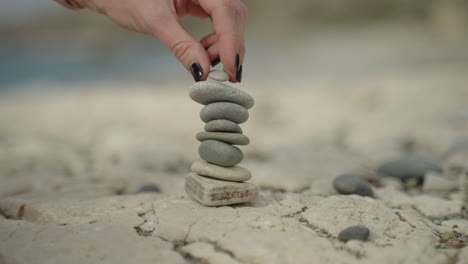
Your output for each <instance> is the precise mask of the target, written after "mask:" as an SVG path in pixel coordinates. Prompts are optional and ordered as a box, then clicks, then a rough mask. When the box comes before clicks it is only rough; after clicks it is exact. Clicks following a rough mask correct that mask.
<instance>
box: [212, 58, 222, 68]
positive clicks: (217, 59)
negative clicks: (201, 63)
mask: <svg viewBox="0 0 468 264" xmlns="http://www.w3.org/2000/svg"><path fill="white" fill-rule="evenodd" d="M220 62H221V58H220V57H218V58H216V59H214V60H213V61H212V62H211V66H212V67H214V66H216V65H218V63H220Z"/></svg>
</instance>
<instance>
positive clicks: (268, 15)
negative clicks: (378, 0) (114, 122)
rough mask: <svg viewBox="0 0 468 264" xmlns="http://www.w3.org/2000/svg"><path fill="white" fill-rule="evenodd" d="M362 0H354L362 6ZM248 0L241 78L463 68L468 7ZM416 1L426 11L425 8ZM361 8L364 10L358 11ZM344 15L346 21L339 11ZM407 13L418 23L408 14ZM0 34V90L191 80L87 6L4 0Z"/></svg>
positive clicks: (154, 44)
mask: <svg viewBox="0 0 468 264" xmlns="http://www.w3.org/2000/svg"><path fill="white" fill-rule="evenodd" d="M366 1H367V0H353V1H352V2H356V3H360V4H361V5H363V6H366V3H367V2H366ZM245 2H246V3H247V4H248V6H249V9H250V15H249V25H248V27H247V39H246V41H247V56H246V59H245V62H244V80H246V81H250V80H253V79H256V80H261V81H264V82H267V81H269V82H279V81H281V82H288V81H295V82H297V81H304V82H306V81H307V80H308V79H309V80H310V79H311V78H313V79H332V80H335V79H343V78H344V79H346V78H354V79H356V78H360V77H362V76H365V77H366V78H368V76H369V75H374V76H375V78H378V76H379V75H381V74H385V73H388V72H395V71H398V72H404V73H408V74H414V73H417V72H418V71H419V70H427V69H428V68H429V69H430V70H435V71H436V70H438V69H440V68H444V69H447V68H449V69H453V70H454V71H466V72H468V52H466V46H467V45H468V34H466V33H467V32H466V27H465V25H466V24H465V22H466V21H465V20H463V19H464V17H466V16H465V15H464V14H465V13H464V11H463V12H462V13H459V14H458V15H457V14H456V12H455V13H454V12H453V11H454V10H455V11H456V10H461V9H457V7H456V6H455V7H454V8H452V9H451V11H450V10H449V11H450V12H452V13H454V14H455V15H453V16H452V15H451V14H452V13H450V12H447V11H444V9H443V8H442V9H441V10H442V11H443V12H442V11H441V12H439V13H440V14H439V13H436V15H432V16H433V17H435V18H431V19H432V20H431V19H428V18H425V19H423V20H421V17H425V16H424V15H421V13H424V12H422V11H418V12H413V11H412V12H413V13H416V14H419V15H417V16H414V15H412V13H411V14H410V15H408V14H407V13H408V12H406V13H405V14H406V15H405V17H406V18H405V19H396V20H395V19H390V20H385V21H380V20H379V19H375V16H376V14H380V13H378V12H377V11H375V10H376V9H378V7H379V5H377V4H373V5H372V8H373V9H369V10H368V11H366V12H367V13H370V14H371V15H369V17H370V18H371V19H370V20H366V21H365V22H362V21H361V20H358V22H356V21H354V20H353V19H351V18H349V17H350V15H349V14H347V13H345V11H343V10H346V8H348V7H349V5H351V4H348V3H347V2H346V1H341V0H334V1H331V2H334V4H333V5H332V4H331V2H330V1H319V0H313V1H302V0H301V1H298V6H301V5H303V6H306V7H307V6H308V7H309V9H307V10H309V11H310V10H312V11H313V10H319V11H320V12H322V13H324V14H325V13H326V12H325V11H327V12H329V13H330V12H331V13H333V12H334V13H333V14H334V17H333V18H327V19H328V20H326V21H327V23H324V22H323V21H318V20H317V21H315V20H314V21H312V18H313V17H318V18H321V19H324V17H327V15H322V17H320V12H318V11H315V12H316V13H312V11H310V12H309V13H307V12H306V13H304V12H305V11H304V8H302V9H301V8H299V7H295V6H288V8H285V7H284V3H283V2H282V1H277V0H275V1H272V2H268V3H270V5H265V3H266V2H265V1H263V0H262V1H260V0H259V2H256V1H245ZM312 2H313V3H321V5H320V6H316V5H312V4H311V3H312ZM371 2H372V1H371ZM383 2H391V1H383ZM262 3H263V4H262ZM299 3H301V5H300V4H299ZM431 3H432V2H431ZM400 4H401V3H400ZM421 5H422V4H421ZM401 6H404V5H403V4H402V5H401ZM384 7H385V6H384ZM397 7H398V6H397ZM318 8H320V9H318ZM444 8H445V7H444ZM387 9H389V8H388V7H387V8H386V9H385V10H387ZM413 9H417V8H415V6H414V5H413V4H412V5H410V7H408V10H410V11H411V10H413ZM330 10H331V11H330ZM359 10H361V9H359ZM379 10H381V9H379ZM391 10H397V9H396V8H393V9H391ZM417 10H426V11H425V12H426V13H428V11H427V10H429V9H428V8H427V7H426V8H420V9H417ZM431 10H432V9H431ZM437 10H439V9H437ZM260 11H262V12H260ZM298 11H300V12H302V13H301V14H303V15H302V16H301V18H300V20H297V19H296V17H297V12H298ZM353 12H354V11H353ZM379 12H381V11H379ZM431 12H432V11H431ZM329 13H326V14H329ZM304 14H307V15H308V16H305V15H304ZM364 14H365V13H364V11H362V10H361V11H360V12H359V13H358V14H356V16H360V17H363V16H364ZM447 14H449V15H447ZM345 16H346V17H347V18H348V19H349V20H346V21H347V22H343V21H342V20H340V19H339V18H342V17H345ZM392 16H393V17H399V16H401V15H399V14H398V13H397V14H396V15H395V14H393V15H392ZM413 16H414V17H417V19H416V20H417V21H416V22H415V20H414V19H413V20H411V19H410V20H408V18H407V17H413ZM426 16H428V15H426ZM275 17H277V18H278V19H273V18H275ZM318 18H317V19H318ZM436 18H437V19H436ZM460 18H462V19H461V20H460ZM330 21H333V22H336V23H330ZM337 21H338V22H337ZM350 21H353V22H350ZM421 21H423V23H422V22H421ZM434 21H435V22H434ZM184 25H185V26H186V27H187V28H188V29H189V30H190V32H192V33H193V34H194V35H195V36H196V37H198V38H200V37H202V36H203V35H205V34H208V33H210V32H211V28H210V25H209V23H208V22H206V21H205V22H198V21H197V20H193V19H192V20H190V19H188V20H184ZM0 39H1V41H0V90H24V89H31V88H34V89H35V88H36V87H35V85H34V84H36V83H41V84H47V83H63V84H64V85H63V89H67V87H68V86H67V85H65V84H66V83H72V82H89V83H90V88H91V89H92V87H93V85H92V83H93V82H97V81H113V82H117V83H118V82H130V83H131V82H144V83H150V84H164V83H170V82H172V81H174V80H182V81H187V82H191V81H192V80H191V77H190V75H189V74H188V73H187V72H186V70H185V69H184V68H183V67H182V65H180V64H179V62H178V61H177V60H176V59H175V58H174V57H173V55H172V54H171V53H170V52H169V51H168V50H167V49H166V48H165V47H164V46H163V45H162V44H161V43H160V42H159V41H157V40H155V39H153V38H151V37H148V36H144V35H141V34H136V33H132V32H128V31H126V30H124V29H121V28H120V27H118V26H116V25H114V24H113V23H112V22H110V21H108V19H107V18H105V17H103V16H100V15H97V14H94V13H92V12H89V11H78V12H77V11H70V10H67V9H65V8H63V7H61V6H60V5H58V4H56V3H55V2H54V1H52V0H22V1H15V0H4V1H3V2H2V7H1V8H0ZM42 86H44V85H42ZM45 86H47V85H45Z"/></svg>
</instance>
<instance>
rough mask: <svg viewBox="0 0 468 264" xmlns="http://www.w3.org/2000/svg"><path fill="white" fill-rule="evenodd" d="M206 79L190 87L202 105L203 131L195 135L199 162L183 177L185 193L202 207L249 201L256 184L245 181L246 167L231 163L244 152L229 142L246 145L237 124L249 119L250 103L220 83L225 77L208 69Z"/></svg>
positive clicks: (191, 92)
mask: <svg viewBox="0 0 468 264" xmlns="http://www.w3.org/2000/svg"><path fill="white" fill-rule="evenodd" d="M208 77H209V79H210V80H208V81H203V82H197V83H195V84H194V85H192V87H191V88H190V93H189V95H190V98H192V99H193V100H194V101H196V102H198V103H200V104H203V105H205V107H203V109H202V110H201V112H200V117H201V119H202V120H203V122H205V123H206V124H205V131H204V132H200V133H198V134H197V136H196V138H197V140H198V141H200V142H201V144H200V146H199V148H198V153H199V155H200V157H201V158H202V159H203V161H196V162H194V163H193V164H192V167H191V170H192V172H190V173H189V174H188V175H187V177H186V179H185V190H186V192H187V194H188V195H190V196H191V197H192V198H193V199H195V200H196V201H198V202H199V203H201V204H203V205H205V206H221V205H229V204H237V203H245V202H249V201H251V200H253V199H255V197H256V196H257V193H258V192H257V187H256V186H255V185H254V184H251V183H247V182H245V181H247V180H249V179H250V178H251V177H252V175H251V173H250V171H249V170H247V169H246V168H243V167H240V166H235V165H237V164H239V163H240V162H241V161H242V159H243V158H244V155H243V153H242V151H241V150H240V149H239V148H238V147H235V146H233V145H247V144H249V143H250V140H249V138H248V137H247V136H245V135H243V134H242V129H241V127H240V126H239V125H238V124H240V123H244V122H245V121H247V119H248V118H249V112H248V109H250V108H251V107H252V106H253V105H254V99H253V97H252V96H250V95H249V94H247V93H245V92H243V91H241V90H239V89H237V88H234V87H231V86H229V85H226V84H224V83H223V82H226V81H227V80H228V79H229V76H228V75H227V74H226V73H225V72H223V71H211V72H210V73H209V75H208Z"/></svg>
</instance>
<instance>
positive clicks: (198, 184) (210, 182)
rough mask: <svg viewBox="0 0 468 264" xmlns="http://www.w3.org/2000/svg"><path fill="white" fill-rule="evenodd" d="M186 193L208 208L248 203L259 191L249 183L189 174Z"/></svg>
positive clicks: (186, 179)
mask: <svg viewBox="0 0 468 264" xmlns="http://www.w3.org/2000/svg"><path fill="white" fill-rule="evenodd" d="M185 191H186V192H187V194H188V195H189V196H190V197H192V198H193V199H194V200H196V201H197V202H199V203H201V204H203V205H206V206H221V205H230V204H238V203H246V202H249V201H252V200H253V199H255V198H256V197H257V194H258V190H257V187H256V186H255V185H254V184H251V183H248V182H230V181H222V180H217V179H212V178H208V177H203V176H200V175H197V174H196V173H193V172H191V173H189V174H188V175H187V177H186V178H185Z"/></svg>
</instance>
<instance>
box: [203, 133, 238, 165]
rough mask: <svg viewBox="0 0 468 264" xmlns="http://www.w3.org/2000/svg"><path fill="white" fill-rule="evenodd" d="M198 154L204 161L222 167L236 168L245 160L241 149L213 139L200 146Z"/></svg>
mask: <svg viewBox="0 0 468 264" xmlns="http://www.w3.org/2000/svg"><path fill="white" fill-rule="evenodd" d="M198 154H199V155H200V157H201V158H202V159H204V160H206V161H208V162H210V163H213V164H216V165H220V166H234V165H236V164H238V163H240V162H241V161H242V159H243V158H244V154H243V153H242V151H241V150H240V149H239V148H237V147H234V146H232V145H229V144H227V143H224V142H221V141H218V140H211V139H210V140H205V141H203V142H202V143H201V144H200V146H199V147H198Z"/></svg>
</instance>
